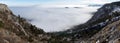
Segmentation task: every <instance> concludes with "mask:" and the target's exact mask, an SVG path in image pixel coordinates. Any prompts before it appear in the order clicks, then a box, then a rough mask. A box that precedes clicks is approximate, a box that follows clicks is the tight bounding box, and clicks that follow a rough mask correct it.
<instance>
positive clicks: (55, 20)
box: [10, 6, 98, 32]
mask: <svg viewBox="0 0 120 43" xmlns="http://www.w3.org/2000/svg"><path fill="white" fill-rule="evenodd" d="M97 8H98V7H88V6H86V7H80V8H74V7H69V8H65V7H40V6H23V7H19V6H17V7H15V6H14V7H10V9H11V10H12V11H13V13H14V14H15V15H20V16H21V17H24V18H26V19H28V20H31V21H29V22H30V23H32V24H33V25H36V26H37V27H39V28H42V29H43V30H44V31H46V32H53V31H63V30H66V29H70V28H71V27H73V26H75V25H78V24H82V23H85V22H87V21H88V20H89V19H90V18H91V17H92V16H93V15H92V12H95V11H96V10H97Z"/></svg>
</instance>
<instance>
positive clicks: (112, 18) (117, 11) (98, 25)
mask: <svg viewBox="0 0 120 43" xmlns="http://www.w3.org/2000/svg"><path fill="white" fill-rule="evenodd" d="M119 20H120V2H113V3H108V4H105V5H103V6H102V7H101V8H99V9H98V11H97V12H96V13H95V14H94V16H93V17H92V18H91V19H90V20H89V21H88V22H87V23H85V24H80V25H77V26H74V27H73V28H71V29H69V30H67V31H62V32H58V33H59V34H58V33H55V34H56V35H57V36H58V37H66V39H68V38H69V39H71V40H70V41H73V42H74V43H82V42H83V43H90V42H91V43H93V42H92V41H91V40H94V39H95V40H99V41H98V42H99V43H108V42H113V40H115V39H118V38H119V37H120V36H119V31H115V30H118V29H119V28H117V27H119V25H117V23H118V24H119V22H117V21H119ZM115 23H116V24H115ZM113 24H115V25H117V26H116V27H115V30H112V31H110V30H111V28H110V27H113V26H114V25H113ZM109 25H112V26H109ZM105 29H110V30H107V31H105ZM100 32H103V33H100ZM104 32H107V33H106V34H105V35H103V34H104ZM114 32H117V33H114ZM111 33H113V34H111ZM109 34H111V35H109ZM115 34H118V36H116V35H115ZM106 35H107V36H106ZM108 36H113V37H112V39H109V40H108V41H107V42H104V41H105V39H106V37H108ZM96 37H97V38H96ZM115 37H116V38H115ZM89 40H90V41H89ZM87 41H88V42H87ZM94 42H95V43H97V41H94Z"/></svg>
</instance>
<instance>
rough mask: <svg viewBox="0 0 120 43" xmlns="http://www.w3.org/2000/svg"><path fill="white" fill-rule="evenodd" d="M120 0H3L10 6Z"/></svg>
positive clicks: (98, 2) (94, 2) (100, 2)
mask: <svg viewBox="0 0 120 43" xmlns="http://www.w3.org/2000/svg"><path fill="white" fill-rule="evenodd" d="M113 1H119V0H1V1H0V2H1V3H5V4H7V5H9V6H18V5H19V6H26V5H51V4H52V5H53V4H55V5H79V4H104V3H109V2H113Z"/></svg>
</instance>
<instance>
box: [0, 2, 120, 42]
mask: <svg viewBox="0 0 120 43" xmlns="http://www.w3.org/2000/svg"><path fill="white" fill-rule="evenodd" d="M0 43H120V2H113V3H108V4H105V5H103V6H102V7H101V8H99V9H98V10H97V12H95V13H94V16H93V17H92V18H91V19H90V20H88V21H87V22H86V23H84V24H79V25H76V26H73V27H72V28H70V29H68V30H65V31H59V32H45V31H44V30H43V29H42V28H37V27H36V26H35V25H32V24H31V23H29V22H28V21H27V20H26V19H24V18H22V17H21V16H20V15H18V16H16V15H14V14H13V12H12V11H11V10H10V9H9V8H8V7H7V5H5V4H0Z"/></svg>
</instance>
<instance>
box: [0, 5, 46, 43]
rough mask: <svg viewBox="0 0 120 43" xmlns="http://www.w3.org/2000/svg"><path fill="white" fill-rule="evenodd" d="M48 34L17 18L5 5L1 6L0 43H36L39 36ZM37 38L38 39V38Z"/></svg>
mask: <svg viewBox="0 0 120 43" xmlns="http://www.w3.org/2000/svg"><path fill="white" fill-rule="evenodd" d="M43 34H46V33H45V32H44V31H43V30H42V29H39V28H37V27H35V26H34V25H32V24H30V23H28V22H27V20H25V19H24V18H21V17H20V16H15V15H14V14H13V13H12V12H11V10H10V9H9V8H8V7H7V5H5V4H0V36H1V37H0V42H1V43H28V42H36V41H38V40H39V39H37V38H38V36H39V35H43ZM36 37H37V38H36Z"/></svg>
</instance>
